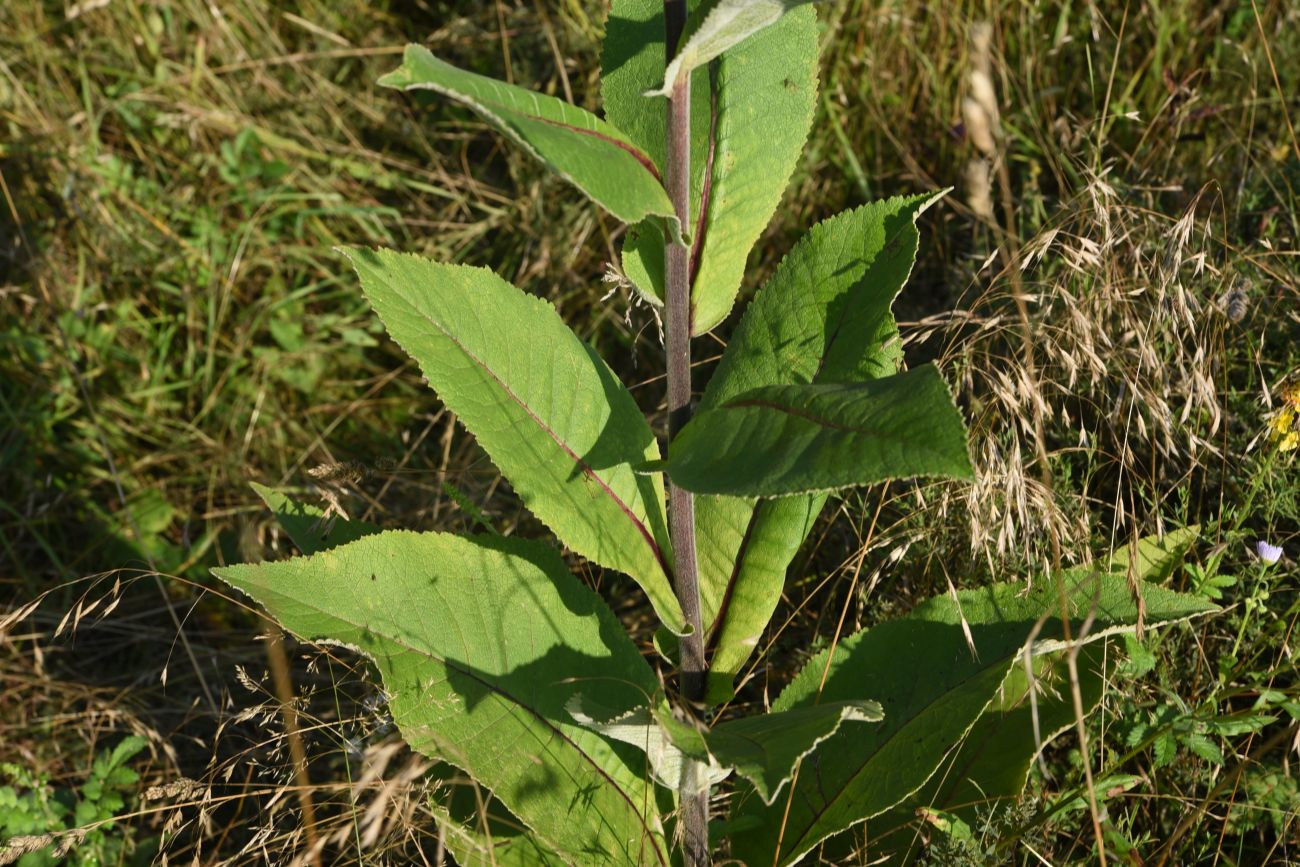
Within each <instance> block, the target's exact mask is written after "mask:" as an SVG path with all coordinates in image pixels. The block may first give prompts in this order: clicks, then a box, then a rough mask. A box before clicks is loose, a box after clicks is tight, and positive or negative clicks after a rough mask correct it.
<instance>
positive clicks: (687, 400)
mask: <svg viewBox="0 0 1300 867" xmlns="http://www.w3.org/2000/svg"><path fill="white" fill-rule="evenodd" d="M685 25H686V0H664V27H665V34H664V35H665V37H666V44H667V49H668V50H667V59H669V60H671V59H672V57H673V55H675V54H676V53H677V45H678V42H679V41H680V40H681V36H682V30H683V29H684V27H685ZM666 145H667V147H666V153H667V159H666V164H665V166H664V175H665V180H666V182H667V185H668V196H669V198H671V199H672V202H673V208H674V210H676V212H677V219H678V220H679V221H681V225H682V228H683V230H685V229H686V227H689V226H690V225H691V83H690V77H689V76H688V75H686V76H682V79H681V80H680V81H678V82H677V83H676V85H674V87H673V91H672V96H671V97H670V98H669V101H668V128H667V142H666ZM664 284H665V285H664V296H665V297H664V306H665V308H666V309H665V311H664V314H665V315H664V319H665V323H664V331H665V335H664V336H665V340H666V343H667V344H668V346H667V349H668V436H669V439H670V440H671V439H672V438H673V437H675V436H677V432H678V431H680V430H681V429H682V426H683V425H685V424H686V422H688V421H690V418H691V253H690V248H688V247H687V246H686V245H685V244H678V243H673V242H672V241H671V240H670V241H669V242H668V243H667V244H666V245H665V250H664ZM668 509H669V515H668V522H669V526H668V531H669V533H670V534H671V536H672V542H673V567H674V573H675V575H676V578H677V598H678V600H679V601H680V602H681V605H682V613H683V614H684V615H685V616H686V623H687V625H688V626H689V627H690V629H691V634H690V635H687V636H685V637H684V638H683V639H682V640H681V692H682V697H683V698H684V699H686V700H687V701H688V702H696V701H700V700H701V699H703V698H704V683H705V668H704V632H703V628H702V624H701V622H700V582H699V575H698V573H697V571H696V561H695V498H694V496H693V495H692V494H691V492H690V491H685V490H682V489H681V488H679V487H677V485H675V484H673V483H672V482H671V480H670V481H669V483H668ZM702 773H703V768H702V767H700V765H699V764H698V763H691V765H690V766H689V767H688V770H687V773H686V774H685V775H684V776H685V779H684V780H683V784H682V789H681V793H680V794H681V797H680V799H679V800H680V802H681V821H682V829H683V838H684V845H685V854H686V864H687V865H688V867H705V865H708V863H709V793H708V788H707V786H702V785H699V784H698V783H697V780H698V779H699V775H701V774H702Z"/></svg>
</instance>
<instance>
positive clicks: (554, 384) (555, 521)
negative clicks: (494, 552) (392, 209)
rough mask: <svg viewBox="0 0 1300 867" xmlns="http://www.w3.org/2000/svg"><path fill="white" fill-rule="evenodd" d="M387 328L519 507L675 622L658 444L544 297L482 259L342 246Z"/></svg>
mask: <svg viewBox="0 0 1300 867" xmlns="http://www.w3.org/2000/svg"><path fill="white" fill-rule="evenodd" d="M348 255H349V257H350V258H351V259H352V264H353V266H354V267H355V268H356V269H357V273H358V274H359V275H360V276H361V285H362V288H363V289H364V290H365V292H366V296H367V297H368V298H369V299H370V303H371V304H372V305H373V306H374V308H375V311H376V312H377V313H378V314H379V316H380V318H381V319H383V321H384V325H385V327H387V329H388V333H389V334H390V335H392V337H393V339H394V340H396V341H397V342H398V343H399V344H401V346H402V348H403V349H405V350H406V352H407V353H408V354H409V355H410V356H411V357H412V358H414V359H415V360H416V361H418V362H419V364H420V369H421V370H422V371H423V372H424V375H425V378H427V379H428V380H429V384H430V385H432V386H433V388H434V390H435V391H437V392H438V396H439V397H441V398H442V400H443V402H444V403H445V404H446V405H447V406H448V407H449V408H450V409H451V410H452V412H454V413H456V415H457V416H458V417H459V418H460V420H461V421H463V422H464V423H465V426H466V427H467V428H469V430H470V432H471V433H473V434H474V435H475V437H477V438H478V442H479V444H480V445H481V446H483V448H484V449H485V450H486V451H487V453H488V454H489V455H490V456H491V457H492V460H493V461H494V462H495V463H496V465H497V467H499V468H500V469H501V472H502V473H503V474H504V475H505V477H506V478H507V479H508V480H509V481H510V483H511V484H512V485H513V486H514V488H515V490H516V491H517V492H518V493H519V495H520V497H522V498H523V501H524V503H525V504H526V505H527V506H528V508H529V509H531V510H532V511H533V513H534V514H535V515H537V517H538V518H540V519H541V520H542V521H544V522H545V523H546V524H547V526H549V527H550V528H551V529H552V530H553V531H554V532H555V535H556V536H558V537H559V538H560V541H562V542H564V544H566V545H568V546H569V547H570V548H572V549H573V550H574V551H576V552H577V553H579V554H581V555H582V556H584V557H587V558H588V559H590V560H594V561H596V562H597V563H600V564H602V565H604V566H608V567H609V568H611V569H618V570H620V571H623V572H626V573H627V574H629V575H631V576H632V577H633V578H635V579H636V581H637V583H639V584H640V585H641V587H642V588H644V589H645V591H646V594H647V595H648V596H649V597H650V602H651V603H652V604H653V605H654V607H655V611H656V612H658V614H659V617H660V618H661V619H662V620H663V621H664V623H665V624H666V625H667V626H668V627H669V628H670V629H673V630H674V631H677V632H679V633H680V632H681V631H682V630H684V629H685V622H684V619H683V617H682V613H681V607H680V605H679V604H678V602H677V597H676V596H675V595H674V594H673V590H672V585H671V583H670V580H669V577H668V576H669V575H670V574H671V552H670V549H669V543H668V530H667V525H666V523H665V520H664V495H663V481H662V479H660V478H658V477H652V476H643V475H638V474H636V473H634V472H633V471H632V469H631V465H632V464H634V463H640V462H642V461H644V460H645V459H646V458H654V457H657V456H658V453H659V447H658V444H657V443H656V442H655V438H654V434H653V433H652V432H651V430H650V426H649V425H648V424H647V423H646V420H645V417H644V416H643V415H642V414H641V411H640V410H639V409H638V408H637V405H636V403H635V401H633V399H632V396H631V395H630V394H628V392H627V389H626V388H625V387H624V386H623V384H622V383H621V382H619V380H618V378H617V377H616V376H615V375H614V373H613V372H612V371H611V370H610V369H609V367H608V366H607V365H606V364H605V362H604V361H602V360H601V359H600V357H599V356H598V355H597V354H596V352H595V351H594V350H593V349H592V348H591V347H590V346H588V345H587V344H586V343H584V342H583V341H581V340H579V339H578V337H577V336H576V335H575V334H574V333H573V332H572V331H571V330H570V329H569V327H568V326H567V325H565V324H564V322H563V321H562V320H561V319H560V317H559V315H558V314H557V313H556V312H555V308H553V307H552V306H551V305H550V304H547V303H546V302H545V301H543V300H541V299H539V298H534V297H532V296H529V295H527V294H525V293H523V292H521V291H520V290H518V289H516V288H515V287H514V286H511V285H510V284H509V283H507V282H505V281H504V280H502V279H501V278H500V277H498V276H496V275H495V274H493V273H492V272H491V271H489V270H487V269H485V268H470V267H467V266H463V265H445V264H440V263H436V262H430V261H428V260H426V259H421V258H419V257H418V256H410V255H405V254H402V253H395V252H392V251H389V250H379V251H369V250H351V251H348Z"/></svg>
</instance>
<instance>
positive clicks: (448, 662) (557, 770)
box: [214, 531, 669, 865]
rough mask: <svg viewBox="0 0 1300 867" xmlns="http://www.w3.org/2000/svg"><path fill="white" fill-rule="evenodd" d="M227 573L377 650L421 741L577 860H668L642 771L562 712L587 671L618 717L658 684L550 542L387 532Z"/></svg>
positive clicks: (318, 631)
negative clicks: (594, 818) (578, 679)
mask: <svg viewBox="0 0 1300 867" xmlns="http://www.w3.org/2000/svg"><path fill="white" fill-rule="evenodd" d="M214 571H215V574H216V575H217V577H219V578H221V579H222V580H224V581H226V582H227V583H229V584H231V585H232V586H234V587H236V588H238V589H240V590H242V591H244V592H245V593H247V594H248V595H249V596H251V597H252V598H253V599H255V600H257V601H258V602H260V603H261V604H262V605H264V606H266V608H267V610H268V612H269V613H270V614H271V615H272V616H274V617H275V618H276V619H277V620H278V621H279V622H280V623H281V624H282V625H283V626H284V627H285V628H286V629H288V630H289V631H291V632H293V633H294V634H295V635H297V636H298V637H300V638H302V639H304V640H323V641H328V642H332V643H337V644H342V645H344V646H348V647H352V648H354V649H356V650H357V651H359V652H361V653H364V654H365V655H367V656H368V657H370V658H371V659H372V660H373V661H374V663H375V665H376V666H377V667H378V668H379V671H380V674H381V675H382V676H383V680H384V686H385V689H386V690H387V691H388V693H389V694H390V695H391V696H392V699H391V701H390V705H389V706H390V708H391V710H392V714H393V720H394V722H395V723H396V724H397V725H398V727H399V728H400V729H401V731H402V734H403V736H404V737H405V738H406V740H407V742H408V743H409V744H410V745H411V746H412V748H414V749H416V750H418V751H420V752H422V753H424V754H426V755H429V756H433V757H435V758H438V759H440V760H442V761H446V762H448V763H450V764H453V765H456V766H457V767H459V768H462V769H463V770H464V771H465V772H466V773H468V774H469V775H470V776H471V777H473V778H474V779H475V780H477V781H479V782H480V783H481V784H482V785H484V786H485V787H487V788H488V789H490V790H491V791H492V793H493V794H494V795H495V796H496V797H497V798H499V799H500V801H501V803H502V804H504V805H505V807H506V808H507V809H508V810H510V812H511V813H513V814H514V815H516V816H518V817H519V818H520V819H521V820H522V821H524V822H525V823H527V825H528V826H529V827H530V828H531V829H532V830H533V832H534V833H535V834H536V835H537V838H538V840H539V841H541V843H542V844H543V845H544V846H545V847H546V848H547V849H549V850H553V851H554V852H556V853H557V854H558V855H560V856H561V857H562V858H563V859H564V860H566V861H568V862H571V863H574V864H627V865H634V864H663V865H667V864H668V863H669V859H668V855H667V850H666V845H665V843H664V839H663V832H662V828H661V823H660V820H659V817H658V815H657V813H656V812H655V811H654V807H653V804H654V798H653V793H652V791H651V790H650V787H649V784H648V783H647V782H646V781H645V779H644V775H645V769H644V767H643V763H642V762H640V761H629V759H628V757H627V755H626V754H622V753H619V752H617V751H615V750H614V749H613V748H611V746H610V745H609V744H608V743H606V742H605V741H604V740H603V739H601V738H600V736H599V735H596V734H595V733H593V732H589V731H587V730H586V729H584V728H583V727H581V726H578V725H576V724H574V723H573V722H572V721H571V720H570V719H569V717H568V714H566V713H565V711H564V705H565V702H566V701H568V699H569V697H570V695H572V693H573V692H574V691H575V690H576V689H577V686H576V685H574V684H573V683H571V680H572V679H573V678H574V677H575V676H581V677H583V678H588V679H590V682H589V683H587V685H586V688H588V689H592V688H595V687H594V685H598V688H599V690H600V693H599V695H600V698H601V701H602V702H604V703H605V704H606V705H608V706H610V707H612V708H614V709H615V710H617V711H620V712H621V711H623V710H625V709H628V708H632V707H636V706H637V705H639V704H643V703H644V702H645V700H646V696H648V695H649V694H651V693H653V691H654V690H655V688H656V686H657V682H656V680H655V676H654V674H653V672H652V671H651V670H650V668H649V666H648V665H646V663H645V661H644V660H643V659H642V658H641V655H640V653H638V651H637V649H636V647H635V646H634V645H633V644H632V642H631V641H630V640H629V639H628V638H627V636H626V634H625V633H624V632H623V628H622V626H621V625H620V624H619V622H618V619H617V618H616V617H615V616H614V614H613V613H612V612H611V611H610V610H609V608H608V607H607V606H606V605H605V604H604V603H603V602H602V601H601V600H600V598H599V597H598V596H596V594H594V593H593V592H591V591H590V590H589V589H587V588H586V587H584V586H583V585H582V584H581V583H579V582H578V580H577V579H576V578H574V577H573V576H572V575H571V574H570V573H569V571H568V570H567V569H566V568H565V565H564V562H563V561H562V560H561V559H560V557H559V556H558V555H557V554H556V553H555V552H554V551H552V550H551V549H549V548H547V547H545V546H542V545H539V544H537V543H530V542H525V541H522V540H516V539H502V538H499V537H494V536H488V537H477V538H468V539H467V538H461V537H457V536H450V535H446V534H442V533H411V532H405V531H388V532H384V533H380V534H378V535H374V536H367V537H365V538H363V539H359V540H357V541H355V542H352V543H351V544H348V545H344V546H341V547H338V548H334V549H331V550H329V551H325V552H322V553H320V554H317V555H315V556H313V557H300V558H296V559H293V560H288V561H285V562H280V563H262V564H257V565H244V566H232V567H227V568H223V569H217V570H214ZM592 816H599V817H600V818H601V821H600V822H592V821H590V817H592Z"/></svg>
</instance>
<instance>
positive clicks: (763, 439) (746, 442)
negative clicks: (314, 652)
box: [666, 364, 974, 497]
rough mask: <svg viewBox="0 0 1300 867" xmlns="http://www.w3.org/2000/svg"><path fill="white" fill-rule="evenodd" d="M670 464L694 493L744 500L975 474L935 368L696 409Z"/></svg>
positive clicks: (751, 395) (773, 390)
mask: <svg viewBox="0 0 1300 867" xmlns="http://www.w3.org/2000/svg"><path fill="white" fill-rule="evenodd" d="M666 468H667V471H668V475H669V477H671V478H672V480H673V481H674V482H676V483H677V484H678V485H680V486H681V487H683V488H685V489H686V490H688V491H694V492H696V493H699V494H726V495H729V496H736V497H783V496H788V495H791V494H807V493H818V492H822V491H831V490H837V489H839V488H845V487H849V486H852V485H868V484H872V483H875V482H882V481H885V480H887V479H899V478H911V477H914V476H939V477H945V478H953V479H964V478H970V477H972V476H973V474H974V473H973V471H972V469H971V465H970V456H969V454H968V451H967V446H966V426H965V425H964V424H963V423H962V420H961V415H960V414H959V413H958V412H957V409H956V407H954V406H953V405H952V399H951V397H950V396H949V394H948V386H947V385H946V384H945V383H944V381H943V379H942V377H940V376H939V372H938V370H936V369H935V368H934V367H933V366H932V365H929V364H926V365H922V366H921V367H918V368H916V369H914V370H909V371H908V372H906V373H900V374H896V375H894V376H890V377H887V378H885V379H874V380H868V381H866V382H862V383H845V384H839V383H834V384H827V385H774V386H765V387H763V388H756V389H754V390H753V391H748V392H745V393H744V394H741V395H739V396H737V397H735V398H732V399H731V400H729V401H727V402H725V403H722V404H720V405H718V406H717V407H715V408H713V409H709V410H705V411H703V412H700V413H698V414H696V416H695V418H693V419H692V420H691V421H690V423H689V424H687V425H686V427H685V428H683V429H682V432H681V433H680V434H678V436H677V437H676V439H674V440H673V442H672V445H671V446H670V447H669V449H668V460H667V462H666Z"/></svg>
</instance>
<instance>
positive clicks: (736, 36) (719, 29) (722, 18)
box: [646, 0, 814, 96]
mask: <svg viewBox="0 0 1300 867" xmlns="http://www.w3.org/2000/svg"><path fill="white" fill-rule="evenodd" d="M812 2H814V0H711V2H707V3H704V4H702V5H701V6H700V7H698V8H697V9H696V13H695V16H694V17H695V19H696V20H695V21H694V22H693V23H694V26H690V25H688V26H687V31H688V33H689V36H688V37H687V38H686V42H685V44H684V45H682V47H681V48H680V49H678V51H677V54H676V55H675V56H674V57H673V60H672V63H669V64H668V68H667V69H666V70H665V71H664V83H663V86H662V87H660V88H658V89H656V90H651V91H648V92H647V93H646V96H671V95H672V92H673V87H675V86H676V84H677V82H679V81H681V79H682V77H683V76H685V75H689V74H690V73H691V72H693V71H694V70H696V69H698V68H699V67H701V66H703V65H704V64H706V63H708V62H709V61H710V60H713V59H714V58H716V57H719V56H721V55H722V53H723V52H724V51H726V50H727V49H729V48H732V47H733V46H735V45H738V44H739V43H741V42H743V41H744V40H746V39H748V38H749V37H751V36H753V35H754V34H755V33H757V32H759V31H760V30H763V29H765V28H768V27H771V26H772V25H773V24H775V23H776V22H778V21H780V20H781V18H782V16H784V15H785V14H786V13H787V12H789V11H790V10H792V9H794V8H796V7H799V6H803V5H805V4H807V3H812ZM701 13H702V14H701Z"/></svg>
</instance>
